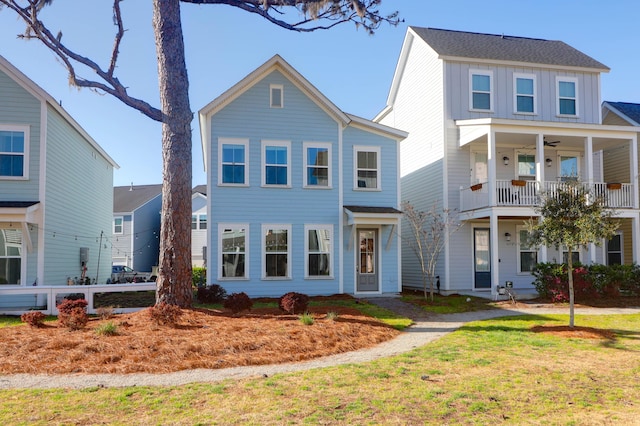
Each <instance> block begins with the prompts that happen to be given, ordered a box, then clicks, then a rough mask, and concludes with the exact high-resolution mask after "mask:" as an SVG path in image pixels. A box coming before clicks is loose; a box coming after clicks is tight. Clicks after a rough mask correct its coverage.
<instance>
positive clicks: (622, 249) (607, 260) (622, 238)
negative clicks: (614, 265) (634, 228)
mask: <svg viewBox="0 0 640 426" xmlns="http://www.w3.org/2000/svg"><path fill="white" fill-rule="evenodd" d="M614 236H619V237H620V264H621V265H624V233H623V232H622V231H616V233H615V235H614ZM609 253H610V252H609V241H607V240H604V254H605V259H606V263H607V265H609ZM611 253H617V252H615V251H614V252H611Z"/></svg>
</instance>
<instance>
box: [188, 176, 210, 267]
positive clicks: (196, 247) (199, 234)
mask: <svg viewBox="0 0 640 426" xmlns="http://www.w3.org/2000/svg"><path fill="white" fill-rule="evenodd" d="M191 266H194V267H206V266H207V185H197V186H196V187H194V188H193V195H192V196H191Z"/></svg>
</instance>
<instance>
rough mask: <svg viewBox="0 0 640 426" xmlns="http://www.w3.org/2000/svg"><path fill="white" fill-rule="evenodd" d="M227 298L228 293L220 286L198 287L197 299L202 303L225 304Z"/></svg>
mask: <svg viewBox="0 0 640 426" xmlns="http://www.w3.org/2000/svg"><path fill="white" fill-rule="evenodd" d="M225 297H227V291H226V290H225V289H224V288H222V286H220V285H218V284H211V285H210V286H206V287H205V286H202V287H198V291H197V293H196V298H197V299H198V302H200V303H223V302H224V299H225Z"/></svg>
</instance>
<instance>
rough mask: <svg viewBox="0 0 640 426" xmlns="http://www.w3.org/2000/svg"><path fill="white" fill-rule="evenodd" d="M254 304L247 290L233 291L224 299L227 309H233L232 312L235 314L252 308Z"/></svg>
mask: <svg viewBox="0 0 640 426" xmlns="http://www.w3.org/2000/svg"><path fill="white" fill-rule="evenodd" d="M252 306H253V302H252V301H251V299H250V298H249V296H247V293H245V292H240V293H231V294H230V295H229V296H227V298H226V299H225V300H224V307H225V308H226V309H229V310H231V312H233V313H234V314H237V313H238V312H242V311H248V310H251V307H252Z"/></svg>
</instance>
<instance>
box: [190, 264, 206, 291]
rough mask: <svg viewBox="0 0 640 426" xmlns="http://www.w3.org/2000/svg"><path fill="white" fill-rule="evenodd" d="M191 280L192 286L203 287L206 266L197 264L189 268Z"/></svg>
mask: <svg viewBox="0 0 640 426" xmlns="http://www.w3.org/2000/svg"><path fill="white" fill-rule="evenodd" d="M191 282H192V283H193V286H194V287H198V288H200V287H203V286H204V285H205V283H206V282H207V268H203V267H198V266H196V267H193V268H191Z"/></svg>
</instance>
